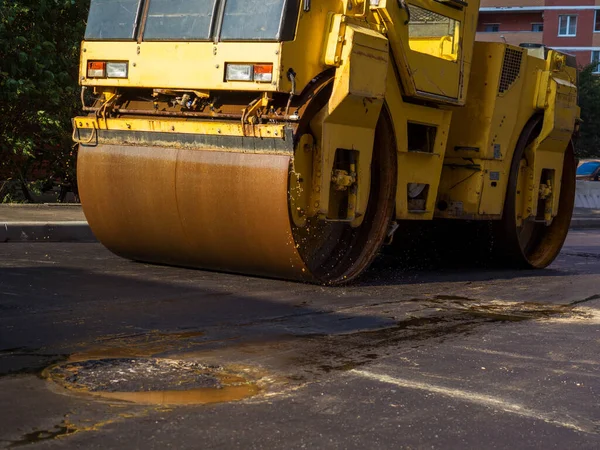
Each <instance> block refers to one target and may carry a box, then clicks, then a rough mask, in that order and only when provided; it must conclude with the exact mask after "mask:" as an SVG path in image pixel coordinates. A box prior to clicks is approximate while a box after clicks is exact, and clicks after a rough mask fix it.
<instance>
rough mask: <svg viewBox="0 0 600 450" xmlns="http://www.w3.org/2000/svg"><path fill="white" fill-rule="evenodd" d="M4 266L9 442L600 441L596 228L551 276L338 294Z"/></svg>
mask: <svg viewBox="0 0 600 450" xmlns="http://www.w3.org/2000/svg"><path fill="white" fill-rule="evenodd" d="M0 255H2V257H1V260H0V448H2V447H6V448H18V447H20V446H27V448H84V449H96V448H98V449H108V448H118V449H136V448H139V449H148V448H157V449H165V448H177V449H188V448H189V449H196V448H226V449H229V448H244V449H250V448H286V449H288V448H289V449H292V448H293V449H295V448H340V449H346V448H394V449H397V448H440V449H447V448H544V449H547V448H578V449H587V448H590V449H591V448H594V449H596V448H599V447H600V370H599V369H600V356H599V355H600V352H599V349H600V309H599V308H600V232H599V231H594V230H591V231H574V232H572V233H571V234H570V236H569V238H568V241H567V245H566V246H565V248H564V250H563V252H562V254H561V256H560V257H559V258H558V260H557V261H556V262H555V263H554V264H553V265H552V266H551V267H550V268H548V269H546V270H543V271H498V270H483V269H478V268H471V269H469V270H467V269H464V268H463V269H460V270H459V269H456V268H451V267H445V268H438V269H436V270H432V269H422V270H407V269H400V268H398V267H396V266H394V265H391V264H389V261H388V260H386V259H385V258H384V259H382V260H381V261H379V262H378V263H377V265H376V268H375V269H373V270H371V271H370V272H369V273H368V274H367V275H366V276H365V277H363V279H362V280H361V281H360V282H359V283H356V284H354V285H352V286H349V287H341V288H339V287H338V288H331V287H321V286H312V285H305V284H298V283H291V282H285V281H277V280H268V279H261V278H252V277H247V276H240V275H231V274H222V273H214V272H208V271H196V270H187V269H181V268H172V267H162V266H150V265H145V264H140V263H134V262H130V261H127V260H123V259H120V258H117V257H115V256H113V255H112V254H110V253H109V252H108V251H106V250H105V249H104V248H103V247H102V246H100V245H99V244H42V243H35V244H25V243H15V244H2V245H0ZM213 402H216V403H213ZM198 403H204V404H198Z"/></svg>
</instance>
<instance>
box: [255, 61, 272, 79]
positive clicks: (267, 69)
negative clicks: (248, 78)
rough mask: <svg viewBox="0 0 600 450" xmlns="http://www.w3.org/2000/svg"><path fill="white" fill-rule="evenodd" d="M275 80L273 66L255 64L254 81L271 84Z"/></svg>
mask: <svg viewBox="0 0 600 450" xmlns="http://www.w3.org/2000/svg"><path fill="white" fill-rule="evenodd" d="M272 80H273V64H254V81H258V82H261V83H270V82H271V81H272Z"/></svg>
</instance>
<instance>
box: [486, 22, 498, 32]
mask: <svg viewBox="0 0 600 450" xmlns="http://www.w3.org/2000/svg"><path fill="white" fill-rule="evenodd" d="M483 27H484V28H483V31H485V32H486V33H497V32H498V31H500V24H499V23H486V24H484V25H483Z"/></svg>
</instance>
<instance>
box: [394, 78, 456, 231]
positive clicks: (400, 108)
mask: <svg viewBox="0 0 600 450" xmlns="http://www.w3.org/2000/svg"><path fill="white" fill-rule="evenodd" d="M385 100H386V106H387V110H388V111H389V113H390V115H391V118H392V122H393V125H394V134H395V137H396V145H397V150H398V153H397V158H398V179H397V195H396V218H397V219H414V220H430V219H432V218H433V215H434V210H435V202H436V196H437V191H438V185H439V183H440V178H441V172H442V164H443V161H444V155H445V152H446V141H447V139H448V131H449V127H450V120H451V118H452V113H451V112H450V111H447V110H442V109H436V108H430V107H427V106H421V105H416V104H410V103H405V102H404V101H403V100H402V95H401V92H400V89H399V83H398V79H397V78H396V74H395V73H394V71H393V68H392V67H390V68H389V73H388V78H387V92H386V99H385ZM409 122H411V123H417V124H422V125H429V126H432V127H435V128H436V130H437V131H436V135H435V141H434V144H433V148H432V151H431V152H430V153H429V152H415V151H409V148H408V123H409ZM411 183H422V184H426V185H427V186H428V195H427V199H426V204H425V208H424V209H423V210H422V211H414V210H413V211H411V210H409V206H408V200H407V189H408V185H409V184H411Z"/></svg>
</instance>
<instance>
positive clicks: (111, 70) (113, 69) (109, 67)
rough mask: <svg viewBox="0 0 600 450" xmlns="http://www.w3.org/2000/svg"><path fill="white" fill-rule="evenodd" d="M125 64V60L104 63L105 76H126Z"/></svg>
mask: <svg viewBox="0 0 600 450" xmlns="http://www.w3.org/2000/svg"><path fill="white" fill-rule="evenodd" d="M127 66H128V64H127V63H126V62H109V63H106V76H107V77H108V78H127V69H128V67H127Z"/></svg>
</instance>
